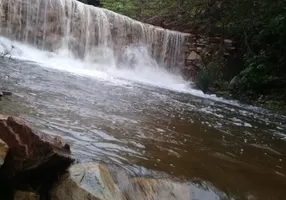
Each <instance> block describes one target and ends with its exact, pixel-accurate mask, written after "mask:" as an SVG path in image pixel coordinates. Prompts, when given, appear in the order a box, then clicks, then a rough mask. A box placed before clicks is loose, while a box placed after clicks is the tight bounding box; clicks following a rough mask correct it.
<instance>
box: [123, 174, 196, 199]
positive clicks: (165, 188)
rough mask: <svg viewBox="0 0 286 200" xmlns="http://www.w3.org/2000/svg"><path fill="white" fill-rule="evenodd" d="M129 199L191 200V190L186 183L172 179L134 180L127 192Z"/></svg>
mask: <svg viewBox="0 0 286 200" xmlns="http://www.w3.org/2000/svg"><path fill="white" fill-rule="evenodd" d="M125 194H126V196H127V199H134V200H146V199H154V200H155V199H156V200H159V199H164V200H190V199H191V190H190V186H189V185H188V184H186V183H179V182H174V181H172V180H170V179H148V178H134V179H133V180H131V182H130V184H129V186H128V188H127V189H126V191H125Z"/></svg>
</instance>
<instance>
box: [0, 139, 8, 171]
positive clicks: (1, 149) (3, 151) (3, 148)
mask: <svg viewBox="0 0 286 200" xmlns="http://www.w3.org/2000/svg"><path fill="white" fill-rule="evenodd" d="M7 152H8V146H7V144H6V143H5V142H4V141H3V140H1V139H0V168H1V166H2V165H3V164H4V161H5V158H6V155H7Z"/></svg>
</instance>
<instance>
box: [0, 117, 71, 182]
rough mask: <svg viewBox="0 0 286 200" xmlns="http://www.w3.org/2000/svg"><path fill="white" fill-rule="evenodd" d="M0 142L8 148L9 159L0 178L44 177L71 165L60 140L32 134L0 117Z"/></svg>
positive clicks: (19, 123)
mask: <svg viewBox="0 0 286 200" xmlns="http://www.w3.org/2000/svg"><path fill="white" fill-rule="evenodd" d="M0 139H2V140H3V141H4V142H5V143H6V144H7V145H8V147H9V155H8V156H7V157H6V161H5V163H4V165H3V167H2V169H1V174H0V175H1V177H5V178H10V177H13V176H15V175H18V174H20V173H24V172H25V175H28V172H30V174H29V175H33V176H34V175H35V176H36V174H37V173H36V171H42V172H44V171H45V170H46V171H47V172H45V173H44V175H47V174H51V173H58V171H59V169H64V168H66V167H67V166H68V165H69V164H70V163H71V162H72V159H71V157H70V154H71V152H70V149H69V146H68V145H67V144H63V143H62V141H61V140H60V139H58V138H57V139H55V138H53V137H51V136H48V135H45V134H41V133H39V132H36V131H34V130H32V129H31V128H30V127H29V126H28V125H27V124H26V123H25V122H23V121H21V120H20V119H17V118H15V117H6V116H0Z"/></svg>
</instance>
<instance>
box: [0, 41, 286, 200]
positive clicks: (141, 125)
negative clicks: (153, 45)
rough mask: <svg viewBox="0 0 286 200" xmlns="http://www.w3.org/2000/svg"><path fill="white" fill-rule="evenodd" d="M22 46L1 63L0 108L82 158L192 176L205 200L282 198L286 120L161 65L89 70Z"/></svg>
mask: <svg viewBox="0 0 286 200" xmlns="http://www.w3.org/2000/svg"><path fill="white" fill-rule="evenodd" d="M18 45H19V44H18ZM15 51H16V50H15ZM22 51H24V52H25V56H24V57H19V56H18V57H17V56H15V57H14V58H12V59H8V58H4V59H0V80H1V85H2V86H3V87H6V88H8V89H9V90H11V91H13V96H12V97H9V98H4V99H3V100H2V101H1V102H0V111H1V113H5V114H11V115H17V116H20V117H22V118H24V119H25V120H27V121H28V122H29V123H30V124H31V125H33V126H34V127H36V128H37V129H38V130H40V131H42V132H44V133H47V134H52V135H60V136H61V137H63V138H64V140H66V141H67V142H68V143H70V144H71V149H72V153H73V157H74V158H75V159H76V160H77V161H79V162H86V161H99V162H105V163H112V164H116V165H119V166H122V167H125V168H128V169H131V170H133V171H134V172H135V173H137V174H138V175H148V176H149V175H151V176H157V175H158V176H159V175H162V174H164V176H170V177H175V178H178V179H180V180H187V181H191V182H193V183H194V184H199V185H200V187H198V188H199V189H197V190H194V194H195V195H197V198H198V199H219V195H217V193H219V192H221V193H224V194H225V195H226V196H227V197H228V198H229V199H284V197H285V188H286V177H285V175H286V168H285V167H286V162H285V155H286V148H285V147H286V146H285V142H286V141H285V140H286V124H285V122H286V117H285V116H282V115H278V114H275V113H271V112H270V111H267V110H264V109H261V108H255V107H252V106H248V105H243V104H240V103H238V102H235V101H227V100H224V99H222V98H218V97H215V96H213V95H205V94H203V93H202V92H201V91H198V90H195V89H192V88H191V86H190V83H187V82H185V81H184V80H182V79H181V78H180V77H178V76H175V75H171V74H169V73H167V72H165V71H162V69H160V70H159V69H156V68H153V69H152V70H151V69H148V68H143V69H142V68H139V69H132V70H131V69H121V70H119V69H112V70H107V71H106V70H102V69H98V70H90V69H89V68H87V67H86V66H83V65H82V62H80V61H77V60H71V59H64V57H63V56H58V57H56V58H54V57H53V56H51V55H47V53H45V52H40V51H39V50H35V49H33V48H30V47H29V48H28V47H27V46H25V48H24V47H23V46H22ZM23 58H25V59H23ZM67 65H69V67H67Z"/></svg>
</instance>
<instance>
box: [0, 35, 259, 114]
mask: <svg viewBox="0 0 286 200" xmlns="http://www.w3.org/2000/svg"><path fill="white" fill-rule="evenodd" d="M11 46H13V47H14V48H13V50H12V51H11V57H12V58H15V59H21V60H26V61H32V62H35V63H37V64H38V65H39V66H41V67H46V68H52V69H55V70H61V71H66V72H69V73H73V74H75V75H80V76H89V77H93V78H96V79H98V80H103V81H108V82H112V83H113V84H117V85H125V84H128V85H129V84H130V83H132V82H137V83H142V84H145V85H150V86H155V87H160V88H164V89H168V90H172V91H176V92H181V93H188V94H191V95H193V96H197V97H202V98H206V99H210V100H213V101H218V102H222V103H226V104H229V105H234V106H238V107H243V108H247V107H246V106H245V105H241V104H239V103H238V102H237V101H230V100H225V99H223V98H220V97H217V96H216V95H209V94H204V93H203V92H202V91H200V90H197V89H193V88H192V87H191V82H188V81H186V80H184V79H183V78H182V76H180V75H179V74H172V73H170V72H168V71H166V70H165V69H164V68H161V67H156V65H157V63H156V62H155V61H154V60H153V59H152V58H151V57H150V56H148V53H147V52H146V51H145V50H144V48H143V50H142V47H128V48H127V51H126V52H124V54H126V59H127V61H126V62H125V63H126V65H128V67H126V66H124V67H122V66H115V64H114V63H115V62H113V61H112V59H113V58H112V57H111V58H110V60H111V62H109V63H100V62H99V63H95V62H88V61H83V60H80V59H76V58H74V57H73V55H72V53H70V52H69V51H68V50H67V49H61V50H59V51H57V52H48V51H43V50H38V49H36V48H34V47H32V46H29V45H27V44H22V43H20V42H17V41H11V40H10V39H7V38H4V37H0V52H5V51H7V50H9V49H11ZM140 48H141V49H140ZM130 52H132V53H130ZM130 54H132V55H130ZM132 59H133V62H132V63H131V64H130V63H129V62H128V61H130V60H132ZM106 65H108V66H106ZM154 65H155V66H154ZM248 107H249V109H251V110H253V109H254V107H252V106H248Z"/></svg>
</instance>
